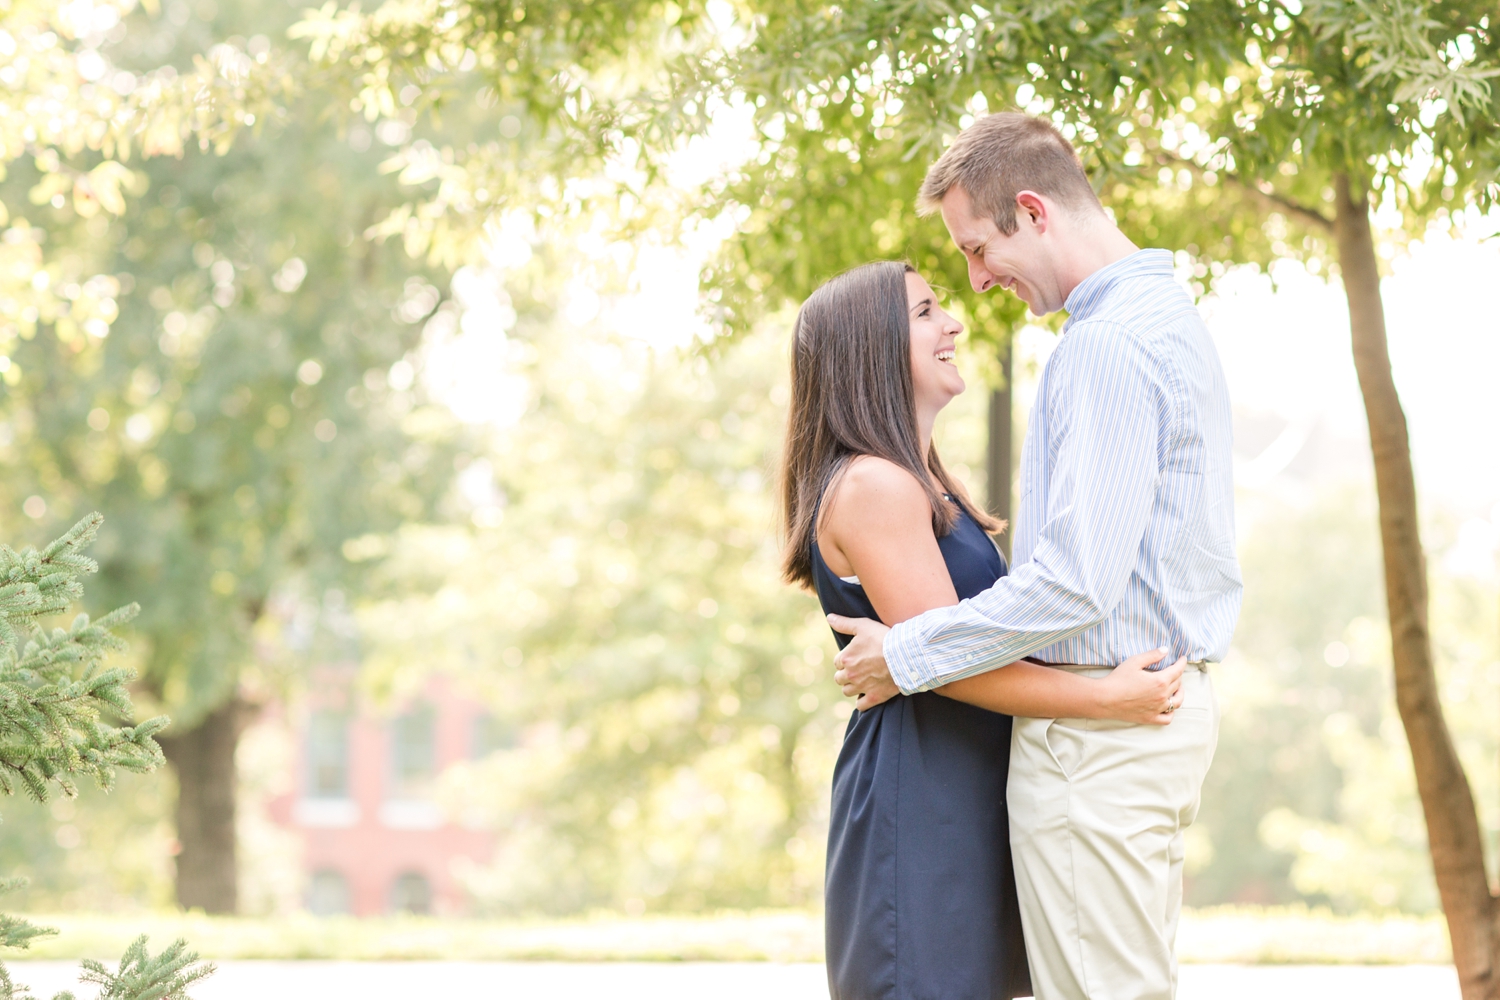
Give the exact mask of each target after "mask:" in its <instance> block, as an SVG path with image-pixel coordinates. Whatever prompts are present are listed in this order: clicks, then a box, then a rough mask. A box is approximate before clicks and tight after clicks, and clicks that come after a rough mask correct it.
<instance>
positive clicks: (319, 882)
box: [307, 868, 349, 917]
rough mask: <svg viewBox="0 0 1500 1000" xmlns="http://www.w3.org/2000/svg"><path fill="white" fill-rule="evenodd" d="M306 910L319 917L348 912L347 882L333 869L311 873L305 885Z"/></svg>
mask: <svg viewBox="0 0 1500 1000" xmlns="http://www.w3.org/2000/svg"><path fill="white" fill-rule="evenodd" d="M307 909H308V911H309V912H311V913H313V914H315V915H317V916H320V917H331V916H335V915H336V914H340V913H348V912H349V880H348V879H346V878H344V875H343V873H342V872H339V871H336V870H335V869H333V868H321V869H319V870H318V871H315V872H313V876H312V879H311V880H310V881H309V882H308V884H307Z"/></svg>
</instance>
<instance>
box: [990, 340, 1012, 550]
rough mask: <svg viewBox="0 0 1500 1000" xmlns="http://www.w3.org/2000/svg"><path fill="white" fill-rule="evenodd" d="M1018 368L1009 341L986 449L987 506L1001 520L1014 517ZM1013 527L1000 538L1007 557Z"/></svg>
mask: <svg viewBox="0 0 1500 1000" xmlns="http://www.w3.org/2000/svg"><path fill="white" fill-rule="evenodd" d="M1014 370H1015V363H1014V361H1013V359H1012V355H1011V342H1010V341H1009V340H1007V341H1006V342H1005V346H1004V347H1002V348H1000V377H1001V380H1002V383H1001V385H999V386H998V387H996V388H994V389H991V390H990V426H989V440H988V444H987V446H986V448H985V456H984V458H985V462H984V466H985V468H984V475H985V479H984V482H985V508H986V509H987V510H988V511H989V512H990V513H991V514H993V515H994V516H995V517H998V518H1000V519H1001V520H1002V521H1009V520H1011V511H1010V484H1011V468H1012V464H1011V443H1012V440H1013V438H1012V434H1013V431H1012V429H1011V428H1012V424H1011V413H1012V410H1013V408H1014V406H1015V402H1014V400H1013V397H1012V396H1011V391H1010V387H1011V375H1012V373H1013V372H1014ZM1011 534H1012V532H1011V530H1010V528H1009V527H1007V528H1006V529H1005V534H1003V535H1001V536H1000V538H999V539H998V541H999V543H1000V548H1001V549H1003V550H1004V551H1005V558H1007V559H1009V558H1010V553H1011V548H1010V538H1011Z"/></svg>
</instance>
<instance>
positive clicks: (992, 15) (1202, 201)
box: [356, 0, 1500, 997]
mask: <svg viewBox="0 0 1500 1000" xmlns="http://www.w3.org/2000/svg"><path fill="white" fill-rule="evenodd" d="M510 9H511V11H512V16H514V11H515V10H517V9H518V8H510ZM650 12H651V11H650V9H649V8H634V7H633V8H631V13H632V14H634V15H635V16H636V18H637V20H636V21H634V22H630V23H633V24H635V25H644V24H646V23H647V18H648V14H649V13H650ZM683 12H684V8H683V7H680V6H679V5H677V4H675V3H674V4H670V5H665V6H664V7H663V8H662V11H661V15H660V16H661V20H662V21H664V22H665V23H666V24H667V25H668V26H669V27H670V26H671V25H673V24H675V23H676V21H677V19H678V18H680V17H681V16H682V14H683ZM496 13H497V12H495V11H491V10H490V9H488V8H486V9H484V10H483V11H480V10H479V9H477V8H471V7H460V8H458V9H456V10H455V11H454V12H453V14H452V20H451V21H449V22H445V24H450V25H451V26H452V27H451V39H454V40H456V41H461V42H462V44H463V45H464V46H465V47H466V48H467V49H469V50H472V51H475V52H484V51H499V49H497V48H496V47H497V45H500V44H501V43H503V45H504V46H511V47H512V49H511V50H507V51H515V52H517V53H519V51H520V49H519V48H517V47H524V46H526V45H528V44H533V45H536V46H537V51H543V50H544V49H545V44H544V43H546V42H548V41H550V40H552V39H554V38H556V37H557V36H558V34H559V33H561V34H564V35H566V33H567V32H568V31H569V30H571V29H568V28H561V29H560V28H558V27H556V26H555V25H556V23H557V22H549V23H548V24H546V25H544V26H542V27H541V28H540V29H538V31H537V32H536V33H535V34H532V35H528V36H524V37H523V36H522V35H518V34H515V33H513V32H506V31H505V30H504V29H503V28H502V27H500V25H501V24H502V21H500V20H497V19H496V18H495V17H494V16H491V15H494V14H496ZM522 16H523V17H524V16H525V15H524V14H523V15H522ZM1492 17H1493V11H1492V10H1491V9H1490V8H1489V7H1488V6H1487V5H1485V4H1482V3H1470V2H1454V3H1443V4H1411V5H1407V4H1395V3H1391V4H1386V3H1379V2H1360V3H1344V2H1338V0H1316V2H1305V3H1304V2H1300V0H1282V2H1280V3H1274V4H1273V3H1271V2H1266V0H1261V2H1254V3H1251V2H1245V0H1211V2H1208V3H1201V4H1191V5H1189V4H1179V3H1175V2H1174V3H1168V4H1164V5H1161V6H1156V7H1139V6H1137V5H1135V4H1125V3H1119V2H1113V0H1076V2H1066V3H1061V4H1059V3H1054V2H1047V3H1040V2H1038V3H1022V4H1017V5H1014V6H1011V7H1005V8H997V9H986V8H982V7H978V6H976V7H972V8H969V9H966V10H959V9H957V8H953V7H949V6H947V5H931V6H928V5H911V4H907V3H904V2H873V3H863V4H858V5H853V6H831V5H829V6H824V5H819V4H782V3H777V4H751V5H748V6H747V7H746V8H745V9H744V10H742V11H741V21H740V23H741V25H743V29H742V30H741V31H740V32H738V33H735V32H722V33H721V34H720V35H719V36H718V38H717V40H716V41H717V42H718V44H717V45H715V44H709V45H708V47H707V48H706V49H701V50H696V51H688V52H686V54H685V57H684V60H683V62H682V63H679V64H678V65H679V67H680V66H681V65H682V64H684V63H691V62H692V58H693V57H697V58H698V59H699V62H698V64H697V65H696V66H695V67H691V68H689V69H684V70H681V71H680V72H678V73H676V74H675V75H674V74H671V73H668V74H666V81H667V82H666V84H664V85H662V86H659V87H657V88H656V89H655V90H654V91H653V90H651V88H644V89H641V90H637V91H633V92H629V93H627V94H626V95H625V98H624V103H625V104H627V105H632V104H633V106H634V107H636V108H638V109H642V110H643V112H644V113H645V114H646V117H645V118H644V119H640V120H639V121H637V122H636V124H637V125H638V131H639V140H638V141H639V142H640V143H643V144H644V146H643V148H645V149H647V150H648V151H649V150H651V149H652V148H659V149H666V148H669V147H670V146H671V143H670V142H667V143H665V144H661V143H659V142H658V140H660V139H661V138H662V137H667V138H669V139H670V138H673V137H674V136H676V135H677V134H678V133H676V132H674V131H673V128H672V127H671V123H672V122H673V121H676V120H678V119H674V118H673V117H672V115H671V113H670V109H672V108H673V107H679V106H680V107H681V108H682V109H683V110H685V111H686V110H687V109H694V111H702V110H703V109H705V108H708V107H710V106H711V105H713V102H715V101H717V102H718V104H717V106H719V107H736V106H740V107H743V106H752V107H754V108H755V112H754V116H755V121H756V124H757V126H758V128H759V129H760V135H761V137H762V140H763V142H762V148H761V150H760V153H759V156H758V157H757V158H756V159H755V160H753V161H752V162H751V163H750V164H749V165H747V167H746V168H745V169H744V170H743V171H740V172H739V173H738V174H737V175H736V176H733V177H731V178H729V179H727V180H726V181H725V183H723V184H722V185H721V186H719V187H718V188H717V190H716V191H714V192H711V194H718V195H720V197H719V198H718V199H717V200H716V201H713V202H711V203H712V204H717V205H718V206H720V207H722V208H724V209H726V210H743V211H744V214H745V218H743V219H742V220H741V228H742V232H743V233H744V234H745V238H743V239H740V240H736V241H733V244H732V246H731V247H730V249H729V251H728V253H727V255H726V258H725V260H724V261H723V262H721V264H720V266H719V267H718V268H716V269H715V270H714V271H713V272H711V273H710V274H709V275H708V278H709V280H710V286H711V288H712V289H713V293H712V294H716V295H717V299H716V302H717V305H718V307H719V308H720V309H721V310H722V315H723V317H724V318H725V319H726V320H727V321H728V322H729V323H731V324H733V323H735V322H743V321H744V320H745V319H746V318H747V317H750V316H753V315H757V314H758V310H759V309H760V308H762V307H763V304H775V303H779V302H781V301H784V297H787V296H795V295H796V293H797V292H798V291H800V290H803V289H805V288H806V287H807V286H808V285H809V284H810V283H811V282H812V281H814V280H815V276H821V274H820V273H819V272H820V271H821V266H822V265H823V264H824V262H826V263H827V264H829V265H832V264H835V263H836V262H841V261H844V260H847V259H848V257H849V256H855V257H857V258H862V257H865V256H868V255H869V250H870V248H872V247H873V248H875V249H878V250H881V251H882V252H885V253H889V252H892V251H894V250H895V249H896V248H897V247H901V246H904V245H905V242H904V241H903V240H902V239H901V234H902V233H904V229H903V228H902V223H901V221H900V220H902V219H904V218H905V216H906V205H907V204H908V203H909V199H910V197H911V194H910V192H911V191H913V190H914V189H915V184H914V183H911V176H912V172H913V171H914V170H915V168H912V167H909V166H908V167H906V168H905V173H904V174H903V169H902V166H901V165H904V164H911V163H913V162H914V161H919V160H921V159H927V158H931V157H932V156H933V155H935V154H936V152H937V151H938V150H939V149H940V147H941V142H942V138H943V136H944V135H945V134H947V133H948V132H951V130H953V129H954V128H956V127H958V126H960V125H961V124H962V122H963V118H964V116H965V115H972V114H977V113H981V112H983V111H984V110H986V109H988V108H989V107H991V106H992V105H993V106H1006V105H1009V104H1010V103H1011V102H1012V101H1015V103H1017V104H1019V105H1021V106H1024V107H1027V108H1028V109H1030V110H1032V111H1034V112H1036V113H1046V114H1051V115H1053V116H1054V118H1055V119H1056V120H1057V121H1059V122H1060V124H1061V125H1062V126H1063V128H1064V130H1065V132H1066V133H1067V134H1069V135H1070V136H1071V137H1074V138H1076V139H1077V140H1078V142H1079V144H1080V145H1081V146H1082V147H1083V149H1084V151H1085V157H1086V160H1087V163H1088V165H1089V166H1090V168H1091V169H1092V172H1093V174H1094V177H1095V180H1096V183H1097V184H1098V186H1099V188H1100V190H1101V192H1102V194H1103V196H1104V198H1105V201H1106V204H1107V205H1108V206H1109V207H1110V208H1111V209H1113V210H1114V211H1115V213H1116V217H1117V218H1118V220H1119V221H1120V222H1121V224H1122V226H1123V227H1124V228H1125V230H1126V232H1127V233H1129V234H1131V235H1133V236H1135V237H1136V238H1137V240H1138V241H1140V242H1145V243H1152V242H1160V243H1166V244H1168V245H1171V246H1176V247H1181V248H1183V249H1185V250H1186V251H1187V252H1188V253H1189V254H1190V255H1191V256H1192V257H1194V258H1196V263H1195V265H1194V266H1195V273H1196V276H1197V277H1198V278H1200V279H1202V278H1207V277H1209V276H1210V275H1211V274H1217V273H1220V272H1221V270H1222V267H1223V266H1224V264H1226V263H1235V262H1246V261H1252V262H1264V261H1266V260H1268V259H1270V258H1272V257H1274V256H1284V255H1306V256H1308V257H1309V258H1311V259H1313V260H1318V259H1319V258H1321V256H1323V255H1324V254H1325V253H1326V254H1327V255H1328V256H1330V257H1332V258H1333V259H1334V260H1336V262H1337V265H1338V268H1339V271H1340V275H1341V277H1342V279H1343V284H1344V287H1345V290H1346V294H1347V296H1348V300H1349V305H1350V315H1351V335H1352V342H1353V348H1354V353H1355V358H1356V362H1357V368H1358V371H1359V375H1360V383H1361V388H1362V391H1363V392H1364V394H1365V399H1366V406H1367V412H1368V415H1369V422H1370V433H1371V445H1372V450H1373V454H1374V457H1375V467H1376V480H1377V493H1378V496H1379V500H1380V523H1381V534H1382V542H1383V549H1384V553H1385V560H1386V573H1385V576H1386V591H1387V602H1388V609H1389V618H1390V625H1391V629H1392V637H1393V659H1394V666H1395V674H1396V679H1397V701H1398V706H1399V708H1400V713H1401V717H1402V720H1403V724H1404V725H1405V727H1406V730H1407V734H1408V738H1409V741H1410V743H1411V746H1412V752H1413V759H1414V762H1415V766H1416V770H1417V776H1418V786H1419V789H1420V792H1421V798H1422V801H1423V809H1424V813H1425V816H1426V820H1427V825H1428V830H1429V838H1430V844H1431V849H1432V853H1433V860H1434V868H1435V872H1436V875H1437V882H1438V886H1439V891H1440V894H1441V896H1442V899H1443V903H1444V908H1445V911H1446V912H1447V914H1448V917H1449V920H1450V927H1451V929H1452V932H1453V939H1454V942H1455V945H1454V950H1455V960H1456V962H1457V964H1458V967H1459V970H1460V976H1461V979H1462V982H1463V984H1464V990H1465V995H1466V996H1468V997H1474V996H1481V995H1483V996H1494V995H1497V994H1496V992H1495V991H1497V990H1500V972H1492V969H1493V967H1494V966H1495V963H1496V961H1497V960H1500V959H1497V958H1496V957H1495V956H1496V953H1497V948H1500V939H1497V933H1500V931H1497V927H1496V924H1497V921H1496V915H1497V909H1496V902H1495V899H1494V897H1493V895H1492V894H1491V892H1490V890H1489V887H1488V882H1487V880H1486V878H1485V876H1484V865H1483V851H1482V844H1481V842H1480V839H1479V836H1478V823H1477V820H1476V818H1475V814H1474V805H1473V800H1472V795H1471V793H1470V791H1469V788H1468V784H1467V781H1466V779H1465V777H1464V774H1463V771H1462V768H1461V767H1460V765H1459V762H1458V759H1457V756H1456V754H1455V753H1454V752H1453V749H1452V743H1451V739H1450V738H1449V736H1448V734H1447V731H1446V726H1445V724H1444V722H1443V716H1442V711H1441V707H1440V704H1439V702H1438V698H1437V693H1436V685H1435V681H1434V674H1433V669H1432V658H1431V652H1430V639H1429V636H1428V632H1427V624H1426V610H1425V608H1426V584H1425V568H1424V566H1423V561H1422V552H1421V544H1420V536H1419V533H1418V522H1417V508H1416V494H1415V486H1414V480H1413V477H1412V473H1411V462H1410V454H1409V448H1408V444H1407V437H1406V429H1405V418H1404V415H1403V414H1402V412H1401V408H1400V402H1399V399H1398V398H1397V395H1396V392H1395V388H1394V383H1393V381H1392V379H1391V376H1390V363H1389V359H1388V357H1387V353H1386V349H1385V338H1384V320H1383V316H1382V313H1381V307H1380V299H1379V257H1378V255H1377V252H1376V242H1375V234H1374V232H1373V230H1372V228H1371V223H1370V209H1371V201H1372V198H1376V197H1378V198H1380V199H1381V200H1382V201H1383V202H1384V203H1386V204H1388V205H1389V206H1390V207H1391V208H1392V209H1393V210H1394V211H1397V212H1400V213H1402V214H1404V215H1405V217H1406V218H1407V220H1408V223H1409V225H1408V228H1406V229H1404V230H1402V231H1401V232H1398V233H1395V234H1393V235H1394V236H1396V238H1397V239H1401V238H1405V237H1406V235H1407V234H1408V233H1413V232H1415V230H1414V229H1412V228H1410V225H1411V224H1421V223H1423V222H1425V221H1427V220H1433V219H1437V220H1443V219H1448V218H1451V215H1452V212H1453V211H1455V210H1457V209H1459V208H1461V207H1463V206H1465V205H1472V206H1474V207H1478V208H1484V207H1487V206H1489V205H1491V204H1493V203H1494V202H1495V200H1496V198H1497V195H1500V184H1497V178H1500V137H1497V129H1500V125H1497V119H1500V115H1496V113H1495V110H1494V107H1495V105H1494V98H1493V96H1492V87H1491V83H1490V80H1491V79H1492V78H1493V77H1494V76H1495V75H1497V74H1500V55H1497V43H1496V39H1495V26H1494V25H1493V24H1492V23H1491V18H1492ZM356 20H359V19H358V18H356ZM394 20H395V19H391V18H387V19H386V20H384V21H383V20H381V15H379V14H376V15H371V16H370V17H369V18H368V19H366V20H364V21H361V22H360V23H362V24H366V25H385V24H391V23H394ZM564 23H565V22H564ZM693 23H698V24H701V23H703V22H702V20H701V19H700V20H699V21H697V22H693ZM497 34H498V39H497V37H496V36H497ZM361 37H362V36H361ZM432 37H433V36H432V35H430V34H425V33H424V32H423V31H421V30H420V29H418V28H417V27H414V26H413V25H412V24H410V23H408V24H406V25H405V26H404V27H403V26H400V25H398V26H397V27H396V28H395V30H394V31H393V33H392V35H390V36H387V40H389V41H390V42H391V43H392V45H397V44H398V43H399V44H400V45H409V46H410V48H409V49H406V50H403V58H405V59H406V60H408V62H410V61H412V60H414V59H415V58H416V57H417V56H419V55H420V54H422V53H423V52H426V51H435V50H436V49H437V48H440V46H435V45H433V44H432V42H431V39H432ZM455 44H456V42H455ZM424 45H425V46H426V47H425V48H424ZM487 47H488V48H487ZM453 51H454V52H455V53H457V52H458V51H459V50H458V49H457V48H454V49H453ZM547 51H551V52H553V53H556V54H557V62H555V63H553V64H552V66H553V70H554V73H555V74H556V76H555V77H554V78H555V79H558V80H561V79H564V78H565V74H566V73H567V72H568V71H569V68H570V67H571V66H573V65H574V64H575V63H576V62H577V60H578V53H577V52H574V51H571V50H569V49H567V48H566V46H561V47H553V48H551V49H547ZM377 59H378V55H377ZM512 59H514V56H512ZM455 64H457V60H450V61H449V62H448V63H446V64H443V63H437V65H455ZM515 64H516V65H519V60H515ZM489 65H490V67H491V72H492V73H494V74H495V75H497V76H499V77H501V78H503V76H504V73H503V72H502V70H501V67H506V68H507V69H510V68H511V67H512V61H511V60H506V61H504V62H500V61H498V60H492V61H491V62H490V64H489ZM681 87H687V88H688V90H687V100H685V101H680V103H679V105H673V104H672V102H671V101H670V100H667V99H666V98H668V97H671V96H674V95H680V94H681V93H682V90H681V89H675V88H681ZM585 89H587V88H585ZM589 93H590V95H593V94H595V93H596V91H594V90H589ZM597 93H600V94H603V93H604V91H603V90H600V91H597ZM582 106H583V105H582V104H580V105H579V107H582ZM664 107H665V108H668V109H669V111H668V113H666V114H662V115H658V116H657V117H654V118H653V117H651V115H650V111H651V110H652V109H661V108H664ZM691 113H693V112H691V111H690V112H689V114H691ZM867 115H868V117H866V116H867ZM611 120H613V121H616V122H621V123H625V124H626V125H629V124H630V123H631V122H632V119H631V118H630V116H629V115H614V116H613V117H612V118H611ZM663 122H665V123H667V124H665V125H663V124H662V123H663ZM604 138H605V139H606V141H607V142H613V143H615V144H616V145H617V146H621V147H623V146H625V145H628V144H629V143H630V142H632V141H636V140H637V136H636V135H635V134H632V133H631V132H630V131H629V130H628V129H626V130H624V131H621V132H620V133H619V134H617V135H614V136H611V135H610V134H609V133H608V132H605V133H604ZM472 172H473V171H470V173H471V174H472ZM414 179H425V178H421V177H419V176H418V177H414ZM742 181H743V183H740V182H742ZM882 193H884V194H886V195H887V199H886V200H884V201H882V200H881V199H880V197H879V196H880V195H881V194H882ZM890 194H896V197H893V198H892V197H889V195H890ZM449 204H453V205H457V204H458V201H457V200H456V199H450V201H449ZM481 214H482V213H481ZM893 220H894V221H895V224H896V228H895V229H891V228H890V227H891V224H892V221H893ZM866 226H868V227H869V230H868V231H866V230H865V228H864V227H866ZM882 230H884V231H885V232H893V233H895V234H896V238H895V239H894V240H890V241H888V242H886V241H882V240H881V239H880V238H879V234H880V232H881V231H882ZM872 237H875V238H873V239H872ZM920 262H921V261H920V260H919V263H920ZM835 269H836V267H834V266H828V267H827V270H828V271H832V270H835ZM1199 287H1200V289H1201V288H1202V287H1203V286H1202V285H1200V286H1199Z"/></svg>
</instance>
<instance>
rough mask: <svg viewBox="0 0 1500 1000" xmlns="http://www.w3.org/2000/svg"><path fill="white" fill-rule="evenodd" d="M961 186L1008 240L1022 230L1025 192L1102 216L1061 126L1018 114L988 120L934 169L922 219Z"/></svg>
mask: <svg viewBox="0 0 1500 1000" xmlns="http://www.w3.org/2000/svg"><path fill="white" fill-rule="evenodd" d="M955 187H960V188H963V189H964V193H965V194H967V195H968V196H969V199H970V201H972V202H973V206H974V215H975V217H977V218H984V217H989V218H991V219H993V220H994V222H995V225H996V227H997V228H999V230H1000V232H1002V233H1004V234H1005V235H1006V236H1009V235H1011V234H1012V233H1014V232H1015V231H1016V195H1017V194H1019V193H1020V192H1022V191H1035V192H1036V193H1037V194H1041V195H1046V196H1047V197H1048V198H1051V199H1052V200H1053V201H1055V202H1057V203H1058V204H1059V205H1061V206H1063V207H1065V208H1068V209H1073V210H1077V211H1089V210H1093V211H1102V209H1101V207H1100V205H1099V196H1098V195H1096V194H1095V193H1094V189H1093V187H1092V186H1091V185H1090V184H1089V178H1088V175H1087V174H1085V173H1084V172H1083V164H1081V163H1079V162H1078V154H1077V153H1076V152H1074V150H1073V147H1072V145H1070V144H1069V142H1068V140H1067V139H1064V138H1063V136H1062V133H1061V132H1059V131H1058V130H1057V128H1056V126H1054V125H1053V124H1052V123H1051V122H1050V121H1048V120H1047V119H1045V118H1035V117H1033V116H1031V115H1024V114H1021V113H1020V112H1016V111H1004V112H999V113H997V114H993V115H985V116H984V117H983V118H980V119H979V120H978V121H976V122H975V123H974V124H973V125H970V126H969V127H968V128H966V129H964V130H963V131H962V132H960V133H959V134H958V137H957V138H955V139H954V140H953V144H952V145H951V146H949V147H948V148H947V150H946V151H944V153H943V155H942V156H940V157H938V161H937V162H936V163H934V164H933V165H932V166H931V167H930V168H929V169H928V171H927V177H926V178H925V179H924V180H923V181H922V189H921V191H919V192H918V193H917V214H918V215H931V214H932V213H934V212H936V211H938V209H939V208H941V207H942V203H943V197H944V196H945V195H947V193H948V192H949V191H951V190H952V189H953V188H955Z"/></svg>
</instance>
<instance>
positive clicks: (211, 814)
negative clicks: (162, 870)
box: [158, 697, 249, 913]
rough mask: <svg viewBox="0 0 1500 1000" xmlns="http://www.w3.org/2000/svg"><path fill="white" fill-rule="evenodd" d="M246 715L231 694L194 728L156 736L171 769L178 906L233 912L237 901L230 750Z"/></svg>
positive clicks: (232, 769) (232, 776)
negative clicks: (174, 791)
mask: <svg viewBox="0 0 1500 1000" xmlns="http://www.w3.org/2000/svg"><path fill="white" fill-rule="evenodd" d="M248 715H249V711H248V706H247V705H246V704H245V703H244V702H243V701H242V700H241V699H239V698H238V697H236V698H231V699H230V700H229V701H228V702H227V703H225V704H224V705H223V706H222V707H220V708H218V709H215V710H214V711H212V712H210V713H209V714H208V715H206V716H205V717H204V718H203V721H202V722H200V723H198V725H197V727H195V728H193V729H189V730H186V731H185V732H180V733H177V734H176V735H173V736H163V737H158V742H160V743H161V748H162V752H163V753H165V754H166V756H167V762H168V763H169V764H171V765H172V770H173V771H175V772H176V774H177V841H178V843H179V844H180V845H181V850H180V852H179V853H178V855H177V903H178V905H179V906H181V907H183V908H184V909H194V908H197V909H201V910H203V911H204V912H205V913H234V912H235V910H236V908H237V906H238V904H239V891H238V890H239V884H238V879H237V871H236V856H235V836H234V826H235V823H234V797H235V790H236V781H235V770H234V751H235V748H236V747H237V746H238V745H239V741H240V731H241V729H243V727H244V723H245V722H246V721H247V716H248ZM168 732H171V730H170V729H169V730H168Z"/></svg>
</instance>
